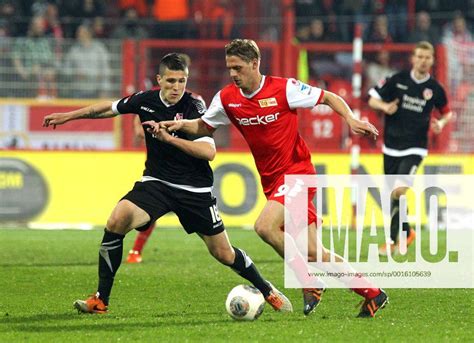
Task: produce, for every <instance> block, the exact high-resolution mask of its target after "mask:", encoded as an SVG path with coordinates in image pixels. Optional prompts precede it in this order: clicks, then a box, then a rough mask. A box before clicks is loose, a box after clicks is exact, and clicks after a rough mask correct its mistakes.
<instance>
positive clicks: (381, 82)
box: [377, 78, 387, 88]
mask: <svg viewBox="0 0 474 343" xmlns="http://www.w3.org/2000/svg"><path fill="white" fill-rule="evenodd" d="M385 82H387V79H386V78H383V79H382V80H380V81H379V82H377V87H379V88H382V87H383V85H384V84H385Z"/></svg>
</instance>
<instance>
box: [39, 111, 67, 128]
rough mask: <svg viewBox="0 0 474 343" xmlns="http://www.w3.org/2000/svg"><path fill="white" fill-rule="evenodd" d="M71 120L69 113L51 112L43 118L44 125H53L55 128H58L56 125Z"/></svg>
mask: <svg viewBox="0 0 474 343" xmlns="http://www.w3.org/2000/svg"><path fill="white" fill-rule="evenodd" d="M68 120H69V118H68V114H67V113H51V114H48V115H47V116H45V117H44V118H43V127H48V126H50V125H52V126H53V129H55V128H56V125H61V124H64V123H66V122H67V121H68Z"/></svg>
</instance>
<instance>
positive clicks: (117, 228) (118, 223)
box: [107, 215, 126, 234]
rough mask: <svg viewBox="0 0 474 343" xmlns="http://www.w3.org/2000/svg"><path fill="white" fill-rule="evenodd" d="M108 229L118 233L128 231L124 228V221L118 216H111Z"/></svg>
mask: <svg viewBox="0 0 474 343" xmlns="http://www.w3.org/2000/svg"><path fill="white" fill-rule="evenodd" d="M107 230H108V231H110V232H114V233H118V234H124V233H125V231H126V230H125V229H124V221H123V220H121V219H120V218H119V217H117V216H113V215H112V216H110V217H109V219H108V220H107Z"/></svg>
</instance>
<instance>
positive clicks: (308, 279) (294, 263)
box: [288, 254, 323, 288]
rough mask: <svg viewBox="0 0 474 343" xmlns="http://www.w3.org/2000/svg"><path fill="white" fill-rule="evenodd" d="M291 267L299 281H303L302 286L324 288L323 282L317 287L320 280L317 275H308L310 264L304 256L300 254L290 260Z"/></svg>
mask: <svg viewBox="0 0 474 343" xmlns="http://www.w3.org/2000/svg"><path fill="white" fill-rule="evenodd" d="M288 265H289V266H290V268H291V269H292V270H293V271H294V272H295V274H296V277H297V278H298V281H299V282H300V283H301V288H322V287H323V286H322V284H321V285H319V286H318V287H315V283H316V282H318V283H319V282H320V281H319V279H318V278H317V277H316V276H309V275H308V266H307V264H306V263H305V261H304V259H303V257H302V256H301V255H300V254H298V255H296V256H295V257H294V258H293V259H292V260H291V261H289V262H288Z"/></svg>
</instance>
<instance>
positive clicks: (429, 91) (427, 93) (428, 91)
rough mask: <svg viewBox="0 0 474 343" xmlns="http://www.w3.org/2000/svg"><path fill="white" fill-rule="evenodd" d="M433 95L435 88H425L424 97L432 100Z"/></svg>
mask: <svg viewBox="0 0 474 343" xmlns="http://www.w3.org/2000/svg"><path fill="white" fill-rule="evenodd" d="M432 97H433V90H432V89H429V88H425V89H424V90H423V99H425V100H430V99H431V98H432Z"/></svg>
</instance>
